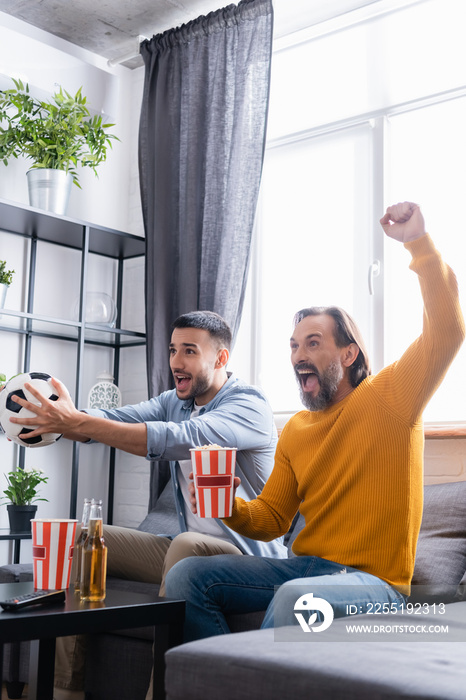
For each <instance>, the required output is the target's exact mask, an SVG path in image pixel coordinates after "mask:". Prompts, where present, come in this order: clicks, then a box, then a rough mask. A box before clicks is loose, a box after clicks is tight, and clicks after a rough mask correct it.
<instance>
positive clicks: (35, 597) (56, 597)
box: [0, 590, 66, 610]
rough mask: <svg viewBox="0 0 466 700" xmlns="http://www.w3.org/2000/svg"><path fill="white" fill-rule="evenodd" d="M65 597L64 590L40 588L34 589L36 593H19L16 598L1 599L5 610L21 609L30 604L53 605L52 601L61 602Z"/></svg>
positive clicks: (0, 603)
mask: <svg viewBox="0 0 466 700" xmlns="http://www.w3.org/2000/svg"><path fill="white" fill-rule="evenodd" d="M65 598H66V593H65V591H64V590H60V591H48V590H40V591H34V593H26V594H24V595H19V596H17V597H16V598H8V600H2V601H0V605H1V606H2V608H3V609H4V610H20V609H21V608H25V607H26V606H28V605H51V604H52V603H61V602H62V601H64V600H65Z"/></svg>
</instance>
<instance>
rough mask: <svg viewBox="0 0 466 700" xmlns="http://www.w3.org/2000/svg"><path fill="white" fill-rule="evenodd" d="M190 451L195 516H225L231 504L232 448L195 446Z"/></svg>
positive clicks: (234, 461)
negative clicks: (195, 507) (195, 508)
mask: <svg viewBox="0 0 466 700" xmlns="http://www.w3.org/2000/svg"><path fill="white" fill-rule="evenodd" d="M190 452H191V463H192V466H193V475H194V488H195V491H196V499H197V514H198V516H199V517H200V518H228V517H229V516H230V515H231V510H232V507H233V494H234V489H233V477H234V476H235V464H236V447H218V448H217V447H216V448H212V447H210V446H209V447H195V448H192V449H191V450H190Z"/></svg>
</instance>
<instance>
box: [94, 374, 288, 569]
mask: <svg viewBox="0 0 466 700" xmlns="http://www.w3.org/2000/svg"><path fill="white" fill-rule="evenodd" d="M193 405H194V401H193V399H190V400H188V401H182V400H181V399H179V398H178V397H177V395H176V391H175V390H172V391H165V392H164V393H162V394H160V396H156V397H155V398H152V399H149V400H148V401H143V402H142V403H139V404H136V405H133V406H123V407H122V408H115V409H111V410H105V409H86V413H89V414H90V415H93V416H100V417H103V418H110V419H111V420H116V421H121V422H125V423H146V425H147V457H146V458H147V459H150V460H159V459H164V460H169V461H170V469H171V477H172V483H173V486H174V490H175V503H176V506H177V512H178V520H179V523H180V529H181V531H182V532H185V531H186V530H187V526H186V519H185V510H184V508H185V503H184V499H183V496H182V494H181V489H180V485H179V481H178V474H177V469H176V463H177V461H178V460H183V459H190V453H189V450H190V448H191V447H200V446H202V445H207V444H216V445H220V446H222V447H237V449H238V452H237V454H236V475H237V476H239V477H240V479H241V485H240V486H239V488H238V489H237V491H236V495H238V496H240V497H241V498H244V499H245V500H247V501H250V500H252V499H253V498H256V496H257V495H258V494H259V493H260V492H261V491H262V488H263V486H264V484H265V482H266V481H267V479H268V477H269V475H270V473H271V471H272V468H273V463H274V455H275V446H276V443H277V431H276V428H275V423H274V420H273V414H272V409H271V408H270V406H269V404H268V402H267V400H266V398H265V397H264V395H263V394H262V393H261V392H260V391H259V389H257V388H256V387H253V386H250V385H248V384H246V383H245V382H243V381H241V380H240V379H237V378H235V377H233V376H232V375H230V376H229V378H228V380H227V382H226V383H225V384H224V385H223V387H222V388H221V389H220V391H219V392H218V393H217V394H216V396H215V397H214V398H213V399H212V401H210V402H209V403H208V404H206V405H205V406H202V407H201V409H200V412H199V415H198V416H197V417H195V418H191V411H192V409H193ZM217 522H218V523H219V525H220V526H221V527H222V528H223V530H224V531H225V532H226V533H227V534H228V536H229V538H230V539H231V540H232V541H233V542H234V544H236V546H237V547H238V548H239V549H241V551H242V552H244V553H245V554H255V555H258V556H267V557H276V558H284V557H286V556H287V549H286V547H285V546H284V544H283V538H282V537H280V538H277V539H276V540H273V541H272V542H261V541H258V540H251V539H249V538H248V537H244V536H242V535H239V534H238V533H236V532H234V531H233V530H230V528H229V527H227V526H226V525H225V524H224V523H223V522H222V521H221V520H218V521H217Z"/></svg>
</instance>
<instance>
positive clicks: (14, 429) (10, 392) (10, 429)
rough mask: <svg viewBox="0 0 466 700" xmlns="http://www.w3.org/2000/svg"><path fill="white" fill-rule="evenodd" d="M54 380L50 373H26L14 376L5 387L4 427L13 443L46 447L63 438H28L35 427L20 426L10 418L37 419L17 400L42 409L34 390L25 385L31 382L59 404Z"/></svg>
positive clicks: (0, 411)
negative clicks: (29, 389) (52, 381)
mask: <svg viewBox="0 0 466 700" xmlns="http://www.w3.org/2000/svg"><path fill="white" fill-rule="evenodd" d="M51 379H52V377H51V376H50V374H47V373H46V372H25V373H24V374H17V375H16V377H12V378H11V379H10V381H9V382H7V383H6V384H5V388H4V389H3V390H2V391H0V425H1V427H2V429H3V431H4V433H5V434H6V436H7V437H8V438H9V439H10V440H13V442H16V443H18V445H22V446H23V447H46V446H47V445H52V444H53V443H54V442H56V441H57V440H59V439H60V438H61V434H59V433H44V434H43V435H37V436H36V437H33V438H28V437H27V435H28V433H31V432H32V431H33V430H34V427H33V426H31V425H29V426H23V425H21V424H20V423H12V422H11V421H10V418H11V417H12V416H14V417H16V418H35V415H36V414H35V413H33V412H32V411H29V410H28V409H27V408H24V407H23V406H20V405H19V403H16V401H13V399H12V397H13V396H18V397H19V398H21V399H26V400H27V401H30V402H31V403H34V404H36V406H40V402H39V401H38V400H37V399H36V397H35V396H33V395H32V394H31V392H30V391H28V390H27V389H25V388H24V384H25V383H26V382H28V383H29V384H31V385H32V386H33V387H34V388H35V389H37V391H39V392H40V393H41V394H42V395H43V396H44V397H45V398H46V399H50V401H56V400H57V399H58V396H57V395H56V394H55V389H54V387H53V384H52V383H51V381H50V380H51Z"/></svg>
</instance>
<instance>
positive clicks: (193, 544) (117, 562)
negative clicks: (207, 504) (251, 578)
mask: <svg viewBox="0 0 466 700" xmlns="http://www.w3.org/2000/svg"><path fill="white" fill-rule="evenodd" d="M78 535H79V529H78V531H77V533H76V538H77V537H78ZM104 539H105V544H106V545H107V547H108V555H107V575H108V576H115V577H118V578H123V579H127V580H130V581H142V582H144V583H160V584H161V585H160V593H159V595H160V596H165V576H166V575H167V572H168V571H169V570H170V569H171V568H172V567H173V566H174V565H175V564H176V563H177V562H178V561H181V559H185V558H186V557H193V556H211V555H214V554H242V552H241V550H240V549H238V547H236V546H235V545H234V544H233V543H232V542H228V541H227V540H221V539H219V538H217V537H211V536H210V535H202V534H200V533H197V532H183V533H181V534H180V535H177V536H176V537H175V538H174V539H173V540H171V539H169V538H168V537H160V536H158V535H152V534H151V533H148V532H141V531H139V530H133V529H131V528H125V527H118V526H116V525H104ZM75 565H76V563H75V561H74V560H73V564H72V568H71V585H73V582H74V576H75ZM86 648H87V641H86V637H85V635H80V636H78V637H75V636H74V637H58V638H57V641H56V652H55V681H54V682H55V686H56V687H58V688H67V689H69V690H82V689H83V688H84V666H85V660H86ZM149 692H150V693H151V692H152V679H151V687H150V690H149ZM148 697H149V693H148Z"/></svg>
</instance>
